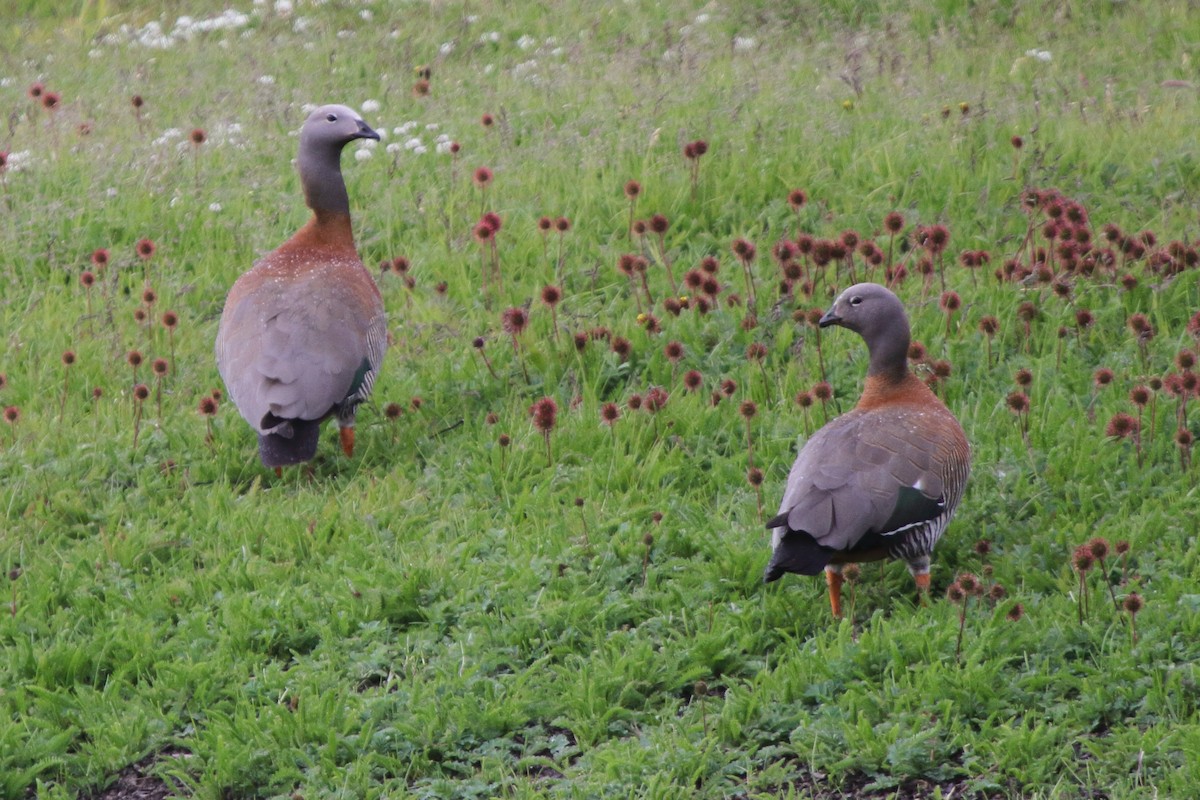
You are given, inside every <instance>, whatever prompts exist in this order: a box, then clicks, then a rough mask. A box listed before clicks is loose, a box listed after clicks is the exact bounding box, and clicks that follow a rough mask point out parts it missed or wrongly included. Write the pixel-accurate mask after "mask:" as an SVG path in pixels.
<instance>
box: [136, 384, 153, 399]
mask: <svg viewBox="0 0 1200 800" xmlns="http://www.w3.org/2000/svg"><path fill="white" fill-rule="evenodd" d="M149 396H150V387H148V386H147V385H146V384H144V383H139V384H137V385H136V386H134V387H133V397H134V399H135V400H145V399H146V398H147V397H149Z"/></svg>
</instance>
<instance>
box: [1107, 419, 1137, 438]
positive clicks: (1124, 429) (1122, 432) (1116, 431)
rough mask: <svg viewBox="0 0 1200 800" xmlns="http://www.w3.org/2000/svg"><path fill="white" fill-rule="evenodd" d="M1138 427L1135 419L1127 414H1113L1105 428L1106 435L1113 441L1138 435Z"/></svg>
mask: <svg viewBox="0 0 1200 800" xmlns="http://www.w3.org/2000/svg"><path fill="white" fill-rule="evenodd" d="M1138 427H1139V426H1138V421H1137V419H1136V418H1135V417H1131V416H1130V415H1129V414H1125V413H1119V414H1113V416H1112V419H1110V420H1109V421H1108V425H1107V426H1106V427H1105V428H1104V435H1105V436H1108V437H1110V438H1113V439H1125V438H1128V437H1130V436H1133V435H1135V434H1137V432H1138Z"/></svg>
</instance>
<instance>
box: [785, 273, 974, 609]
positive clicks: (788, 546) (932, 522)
mask: <svg viewBox="0 0 1200 800" xmlns="http://www.w3.org/2000/svg"><path fill="white" fill-rule="evenodd" d="M830 325H841V326H842V327H843V328H849V329H850V330H852V331H854V332H855V333H857V334H858V335H860V336H862V337H863V339H864V340H865V341H866V343H867V350H868V352H869V354H870V367H869V368H868V370H867V381H866V385H865V386H864V387H863V393H862V397H860V398H859V401H858V404H857V405H856V406H855V407H854V408H853V409H852V410H850V411H848V412H847V413H845V414H843V415H841V416H840V417H837V418H836V419H834V420H833V421H831V422H830V423H828V424H827V425H825V426H824V427H823V428H821V429H820V430H819V431H817V432H816V433H815V434H813V436H812V438H810V439H809V440H808V442H807V444H805V445H804V447H803V448H801V450H800V454H799V455H798V456H797V457H796V462H795V464H793V465H792V470H791V472H790V473H789V474H788V479H787V488H786V490H785V491H784V494H783V502H782V503H781V504H780V506H779V514H778V515H777V516H775V517H774V518H773V519H771V520H770V521H769V522H767V528H769V529H772V531H773V533H772V537H771V546H772V548H773V549H774V553H773V554H772V556H771V561H770V563H769V564H768V565H767V569H766V572H765V573H764V574H763V581H764V582H766V583H770V582H771V581H774V580H777V579H778V578H779V577H780V576H782V575H783V573H785V572H796V573H799V574H801V575H816V574H817V573H818V572H820V571H821V570H822V569H824V570H825V579H826V582H827V583H828V584H829V604H830V606H831V607H832V609H833V615H834V616H835V617H840V616H841V613H842V608H841V587H842V574H841V573H842V565H843V564H846V563H849V562H858V561H875V560H878V559H882V558H898V559H902V560H903V561H904V562H905V563H906V564H907V565H908V570H909V572H911V573H912V575H913V578H914V580H915V581H916V584H917V589H918V590H919V591H920V592H927V591H928V590H929V555H930V553H931V552H932V551H933V546H934V544H936V543H937V540H938V538H939V537H941V535H942V532H943V531H944V530H945V529H946V525H947V524H948V523H949V522H950V518H951V517H952V516H954V510H955V508H956V507H957V506H958V501H959V500H960V499H961V498H962V494H963V489H964V488H965V487H966V485H967V476H968V474H969V473H970V471H971V451H970V445H969V444H968V443H967V437H966V436H965V435H964V434H963V430H962V427H961V426H960V425H959V424H958V420H956V419H955V418H954V415H953V414H951V413H950V410H949V409H947V408H946V406H945V405H944V404H943V403H942V401H941V400H939V399H938V397H937V396H936V395H935V394H934V393H933V392H931V391H930V390H929V388H928V387H927V386H926V385H925V384H924V383H923V382H922V381H921V380H920V379H919V378H917V377H916V376H915V375H913V374H912V373H911V372H909V370H908V345H909V339H910V334H909V327H908V318H907V317H906V316H905V314H904V306H903V305H901V303H900V300H899V299H898V298H897V297H896V295H894V294H892V293H891V292H890V291H888V290H887V289H885V288H884V287H882V286H878V285H876V284H871V283H860V284H856V285H854V286H851V287H850V288H849V289H846V290H845V291H844V292H842V294H841V295H840V296H839V297H838V298H837V300H835V301H834V303H833V307H832V308H830V309H829V311H828V312H826V314H825V315H824V316H823V317H821V321H820V326H821V327H822V328H824V327H828V326H830Z"/></svg>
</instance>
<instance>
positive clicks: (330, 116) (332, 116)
mask: <svg viewBox="0 0 1200 800" xmlns="http://www.w3.org/2000/svg"><path fill="white" fill-rule="evenodd" d="M325 120H326V121H327V122H337V114H333V113H330V114H326V115H325Z"/></svg>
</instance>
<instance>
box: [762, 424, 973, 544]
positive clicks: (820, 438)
mask: <svg viewBox="0 0 1200 800" xmlns="http://www.w3.org/2000/svg"><path fill="white" fill-rule="evenodd" d="M960 437H961V428H960V427H959V426H958V423H957V421H955V420H954V418H953V417H952V416H951V415H950V414H949V413H948V412H943V410H942V409H938V408H932V407H931V408H921V407H916V406H900V407H893V408H888V409H887V410H874V411H868V412H861V411H857V410H856V411H851V412H849V413H847V414H845V415H843V416H841V417H839V418H837V419H835V420H834V421H833V422H831V423H829V424H828V425H826V426H825V427H824V428H822V429H821V430H819V431H817V433H816V434H814V435H813V437H812V438H811V439H809V441H808V443H807V444H805V446H804V447H803V448H802V449H801V451H800V454H799V455H798V456H797V457H796V461H795V463H794V464H793V465H792V469H791V472H790V473H789V474H788V480H787V488H786V489H785V491H784V495H783V502H782V503H781V504H780V508H779V515H778V516H777V517H776V518H775V519H774V520H772V521H773V522H779V523H781V524H780V526H779V527H776V528H775V532H774V543H775V544H778V542H779V540H780V539H782V537H783V536H784V535H785V534H786V533H787V532H788V531H804V532H805V533H807V534H809V535H810V536H812V538H813V539H814V540H816V542H817V543H818V544H820V545H822V546H824V547H831V548H833V549H835V550H847V549H850V548H853V547H854V546H855V544H857V543H858V542H859V541H860V540H861V539H862V538H863V537H864V536H865V535H867V534H868V533H870V532H875V533H887V532H888V530H887V529H886V526H887V523H888V522H889V520H892V519H893V518H894V515H896V514H897V513H898V510H899V506H900V504H901V501H902V499H903V498H904V497H905V496H906V495H911V494H912V493H913V492H912V490H916V492H919V494H920V496H922V497H925V498H929V499H931V500H937V501H940V502H943V503H944V502H945V501H946V497H945V495H946V488H947V487H946V478H947V475H948V474H949V472H950V464H951V463H954V462H956V461H957V460H960V456H958V455H956V451H957V450H958V449H961V446H960V445H959V444H956V442H961V441H962V440H961V438H960ZM954 499H955V501H957V498H954Z"/></svg>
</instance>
